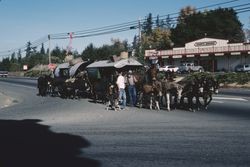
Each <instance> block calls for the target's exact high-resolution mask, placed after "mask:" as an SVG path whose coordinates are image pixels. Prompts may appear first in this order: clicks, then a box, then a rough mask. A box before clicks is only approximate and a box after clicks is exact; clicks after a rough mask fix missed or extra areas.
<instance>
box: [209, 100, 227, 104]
mask: <svg viewBox="0 0 250 167" xmlns="http://www.w3.org/2000/svg"><path fill="white" fill-rule="evenodd" d="M212 103H220V104H222V103H224V102H223V101H218V100H212Z"/></svg>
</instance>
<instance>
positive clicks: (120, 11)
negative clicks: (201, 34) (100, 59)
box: [0, 0, 250, 58]
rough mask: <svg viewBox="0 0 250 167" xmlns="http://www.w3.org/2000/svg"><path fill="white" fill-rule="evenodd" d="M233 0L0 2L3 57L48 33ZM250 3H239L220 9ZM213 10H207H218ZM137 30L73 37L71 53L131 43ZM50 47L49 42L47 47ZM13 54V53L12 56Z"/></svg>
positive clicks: (243, 16) (248, 23)
mask: <svg viewBox="0 0 250 167" xmlns="http://www.w3.org/2000/svg"><path fill="white" fill-rule="evenodd" d="M228 1H230V0H0V37H1V38H0V58H1V57H4V56H5V55H3V54H5V51H8V50H11V49H15V48H20V47H23V46H25V45H26V44H27V42H28V41H31V42H32V41H36V40H38V39H40V38H41V37H44V36H47V35H48V34H57V33H65V32H74V31H82V30H87V29H93V28H100V27H104V26H109V25H116V24H120V23H126V22H131V21H136V20H139V19H144V18H145V17H146V16H147V15H148V14H149V13H152V15H153V16H157V15H160V16H162V15H167V14H170V13H176V12H179V11H180V9H181V8H183V7H185V6H188V5H190V6H194V7H196V8H199V7H204V6H208V5H213V4H218V3H222V2H228ZM246 3H249V0H238V1H234V2H232V3H229V4H225V5H221V7H232V6H236V5H240V4H246ZM218 7H219V6H217V7H212V8H208V9H215V8H218ZM238 17H239V20H240V21H241V23H242V24H243V25H244V28H248V29H250V19H249V18H250V12H244V13H239V14H238ZM135 35H138V29H135V30H130V31H125V32H120V33H114V34H107V35H101V36H92V37H85V38H77V39H76V38H75V39H74V38H73V40H72V50H77V51H78V52H79V53H81V52H82V51H83V50H84V49H85V48H86V47H87V46H88V45H89V44H90V43H93V45H94V46H96V47H100V46H102V45H104V44H111V38H113V39H120V40H121V41H123V40H127V41H128V42H129V43H132V41H133V38H134V36H135ZM50 44H51V48H54V47H55V46H58V47H60V48H64V49H65V48H67V46H68V44H69V39H66V40H65V39H64V40H51V42H50ZM44 45H45V48H48V45H49V44H48V42H47V43H45V44H44ZM9 54H11V53H9Z"/></svg>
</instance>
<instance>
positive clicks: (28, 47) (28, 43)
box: [25, 41, 32, 57]
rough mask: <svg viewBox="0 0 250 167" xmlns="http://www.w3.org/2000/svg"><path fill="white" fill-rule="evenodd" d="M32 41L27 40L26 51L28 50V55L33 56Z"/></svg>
mask: <svg viewBox="0 0 250 167" xmlns="http://www.w3.org/2000/svg"><path fill="white" fill-rule="evenodd" d="M31 49H32V48H31V43H30V41H29V42H27V47H26V49H25V51H26V57H30V56H31Z"/></svg>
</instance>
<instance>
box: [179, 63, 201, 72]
mask: <svg viewBox="0 0 250 167" xmlns="http://www.w3.org/2000/svg"><path fill="white" fill-rule="evenodd" d="M193 71H194V72H204V68H203V67H202V66H196V65H194V63H182V64H181V65H180V66H179V70H178V72H179V73H188V72H193Z"/></svg>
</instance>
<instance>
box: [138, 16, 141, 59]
mask: <svg viewBox="0 0 250 167" xmlns="http://www.w3.org/2000/svg"><path fill="white" fill-rule="evenodd" d="M138 31H139V32H138V37H139V39H138V45H139V57H140V56H141V21H140V18H139V20H138Z"/></svg>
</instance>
